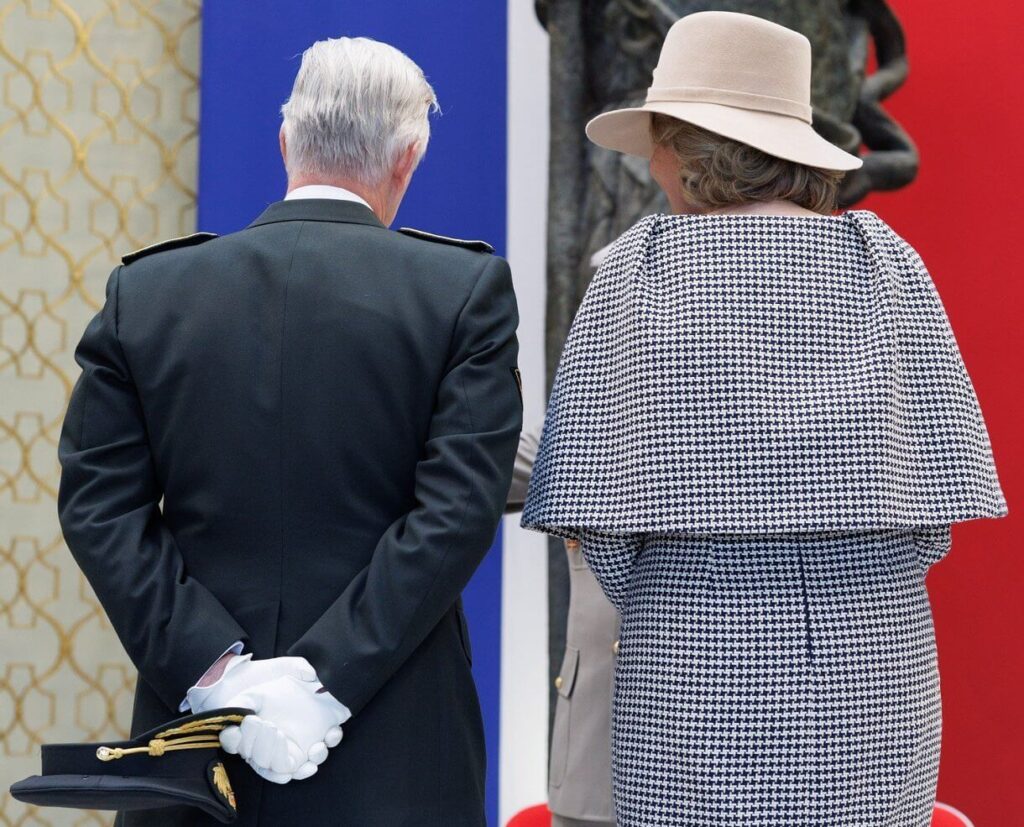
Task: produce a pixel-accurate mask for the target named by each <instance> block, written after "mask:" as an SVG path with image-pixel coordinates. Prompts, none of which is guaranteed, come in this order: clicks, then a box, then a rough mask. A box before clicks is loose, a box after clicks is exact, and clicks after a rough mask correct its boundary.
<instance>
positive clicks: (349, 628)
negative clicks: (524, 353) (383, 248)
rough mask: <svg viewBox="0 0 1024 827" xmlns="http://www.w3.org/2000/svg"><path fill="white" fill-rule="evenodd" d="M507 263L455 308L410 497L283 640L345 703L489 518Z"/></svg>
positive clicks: (489, 272) (498, 459) (504, 407)
mask: <svg viewBox="0 0 1024 827" xmlns="http://www.w3.org/2000/svg"><path fill="white" fill-rule="evenodd" d="M518 321H519V319H518V313H517V310H516V300H515V294H514V293H513V291H512V280H511V273H510V272H509V268H508V264H507V263H506V262H505V261H504V260H503V259H500V258H497V257H494V258H491V259H489V260H488V263H487V265H486V266H485V268H484V270H483V272H482V273H481V275H480V277H479V278H478V281H477V283H476V285H475V286H474V288H473V290H472V292H471V294H470V296H469V298H468V299H467V301H466V303H465V305H464V306H463V308H462V310H461V311H460V314H459V317H458V320H457V322H456V324H455V329H454V333H453V337H452V344H451V346H450V348H449V362H448V365H447V369H446V373H445V375H444V378H443V379H442V380H441V382H440V385H439V387H438V391H437V396H436V402H435V407H434V412H433V415H432V418H431V425H430V431H429V435H428V438H427V442H426V445H425V447H424V451H423V455H422V459H421V460H420V462H419V464H418V465H417V467H416V474H415V506H414V507H413V508H412V510H410V511H409V512H408V513H406V514H404V515H402V516H401V517H400V518H399V519H398V520H396V521H395V522H394V523H393V524H392V525H391V526H390V527H389V528H388V529H387V531H386V532H385V533H384V535H383V536H382V537H381V538H380V540H379V541H378V543H377V546H376V548H375V549H374V552H373V556H372V558H371V561H370V563H369V565H367V566H366V568H364V569H363V570H362V571H361V572H359V574H358V575H356V577H355V578H354V579H353V581H352V582H351V583H350V584H349V585H348V587H347V588H346V589H345V590H344V591H343V592H342V593H341V595H339V597H338V598H337V600H336V601H335V602H334V603H333V604H332V605H331V606H330V607H329V608H328V609H327V611H326V612H324V614H323V615H322V616H321V617H320V618H319V619H318V620H317V621H316V622H315V623H314V624H313V626H312V627H311V628H310V629H309V630H308V631H307V632H306V633H305V634H304V635H303V636H302V638H300V639H299V640H298V641H297V642H296V643H295V644H294V645H293V646H292V647H291V648H290V649H289V651H288V654H290V655H301V656H303V657H305V658H306V659H307V660H309V662H310V663H311V664H313V666H314V667H315V668H316V671H317V676H318V677H319V678H320V680H321V681H322V682H323V684H324V686H325V687H326V688H327V689H328V690H329V691H330V692H331V694H333V695H334V697H336V698H337V699H338V700H340V701H341V702H342V703H344V704H345V705H346V706H347V707H348V708H349V709H350V710H351V711H352V714H357V713H358V712H359V710H360V709H362V708H363V707H364V706H365V705H366V703H367V702H368V701H369V700H370V699H371V698H372V697H373V695H374V694H375V693H376V692H377V691H378V690H379V689H380V688H381V686H383V684H384V683H385V682H386V681H387V680H388V679H389V677H390V676H391V675H393V674H394V672H395V671H396V670H397V669H398V668H399V666H401V664H402V663H403V662H404V661H405V659H406V658H407V657H409V655H410V654H412V652H413V651H414V650H415V649H416V648H417V647H418V646H419V645H420V643H421V642H422V641H423V640H424V639H425V638H426V636H427V635H428V634H429V633H430V631H431V630H432V629H433V628H434V627H435V626H436V625H437V624H438V622H439V621H440V620H441V618H442V617H443V616H444V614H445V613H446V612H447V611H449V609H450V608H451V607H452V605H453V604H454V603H455V602H456V600H458V598H459V595H460V593H461V592H462V589H463V588H464V587H465V586H466V584H467V583H468V582H469V579H470V576H471V575H472V574H473V572H474V571H475V570H476V568H477V566H478V565H479V563H480V561H481V560H482V559H483V557H484V555H485V554H486V552H487V550H488V549H489V548H490V545H491V543H492V541H493V540H494V535H495V532H496V530H497V527H498V522H499V520H500V519H501V513H502V508H503V507H504V505H505V497H506V495H507V494H508V490H509V483H510V482H511V477H512V463H513V460H514V459H515V454H516V444H517V442H518V439H519V431H520V428H521V426H522V402H521V400H520V397H519V391H518V390H517V384H516V376H515V369H516V359H517V356H518V350H519V346H518V343H517V341H516V335H515V331H516V326H517V325H518Z"/></svg>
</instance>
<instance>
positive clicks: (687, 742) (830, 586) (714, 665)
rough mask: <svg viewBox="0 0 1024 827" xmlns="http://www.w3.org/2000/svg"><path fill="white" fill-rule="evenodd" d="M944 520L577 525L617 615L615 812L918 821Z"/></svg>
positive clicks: (672, 818)
mask: <svg viewBox="0 0 1024 827" xmlns="http://www.w3.org/2000/svg"><path fill="white" fill-rule="evenodd" d="M948 536H949V535H948V531H947V530H945V529H942V528H939V529H936V530H933V531H923V532H916V533H914V532H905V531H885V532H864V533H835V534H796V535H788V536H787V535H780V536H775V537H751V536H740V535H731V536H730V535H722V536H707V535H704V536H697V535H690V536H687V535H682V534H675V535H672V534H660V535H648V536H647V538H646V540H642V539H640V538H623V537H621V536H615V535H607V534H596V533H593V532H585V533H584V535H583V538H584V544H583V549H584V554H585V555H586V558H587V560H588V562H589V564H590V566H591V568H592V569H593V570H594V572H595V573H596V575H597V577H598V579H599V580H600V581H601V584H602V587H604V588H605V590H606V592H607V593H608V594H609V595H610V596H613V597H614V599H615V602H616V604H617V605H618V608H619V610H620V612H621V613H622V629H621V648H620V652H619V658H618V662H617V668H616V682H615V704H614V714H613V773H614V785H615V803H616V815H617V819H618V824H619V825H620V827H675V825H678V827H684V825H685V827H726V826H727V825H728V827H763V826H764V825H772V826H773V827H812V826H813V827H821V826H822V825H829V827H845V825H849V827H866V825H871V827H927V825H928V824H930V821H931V811H932V806H933V803H934V796H935V784H936V779H937V775H938V766H939V741H940V729H941V711H940V702H939V682H938V672H937V669H936V659H935V638H934V633H933V630H932V618H931V611H930V608H929V604H928V597H927V594H926V593H925V589H924V574H925V570H926V568H927V566H928V565H929V564H930V563H932V562H934V561H935V560H936V559H938V558H939V557H941V556H942V555H943V554H944V553H945V551H946V550H947V549H948V547H949V544H948Z"/></svg>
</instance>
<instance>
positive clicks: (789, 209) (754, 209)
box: [707, 198, 822, 215]
mask: <svg viewBox="0 0 1024 827" xmlns="http://www.w3.org/2000/svg"><path fill="white" fill-rule="evenodd" d="M707 214H708V215H719V214H725V215H822V213H819V212H815V211H814V210H809V209H807V208H806V207H801V206H800V205H799V204H794V203H793V202H792V201H784V200H782V199H781V198H780V199H776V200H774V201H749V202H747V203H746V204H736V205H734V206H730V207H722V208H721V209H717V210H708V212H707Z"/></svg>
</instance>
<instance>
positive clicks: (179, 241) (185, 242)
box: [121, 233, 217, 264]
mask: <svg viewBox="0 0 1024 827" xmlns="http://www.w3.org/2000/svg"><path fill="white" fill-rule="evenodd" d="M216 237H217V233H192V235H183V236H181V237H180V238H168V239H167V240H166V241H158V242H157V243H156V244H150V245H149V246H148V247H143V248H142V249H141V250H136V251H135V252H134V253H128V254H126V255H123V256H121V263H122V264H131V263H132V262H133V261H137V260H138V259H140V258H142V257H143V256H148V255H150V254H151V253H162V252H163V251H164V250H174V249H176V248H178V247H194V246H195V245H196V244H202V243H203V242H204V241H209V240H210V239H211V238H216Z"/></svg>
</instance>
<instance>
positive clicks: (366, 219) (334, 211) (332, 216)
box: [249, 198, 384, 230]
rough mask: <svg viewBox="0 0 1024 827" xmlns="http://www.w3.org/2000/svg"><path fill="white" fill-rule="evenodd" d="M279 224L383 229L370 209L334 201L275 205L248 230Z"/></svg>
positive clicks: (311, 200) (266, 210) (317, 199)
mask: <svg viewBox="0 0 1024 827" xmlns="http://www.w3.org/2000/svg"><path fill="white" fill-rule="evenodd" d="M280 221H333V222H338V223H341V224H366V225H368V226H370V227H379V228H380V229H382V230H383V229H384V225H383V224H382V223H381V222H380V219H378V218H377V216H376V215H374V214H373V211H372V210H370V209H369V208H368V207H365V206H363V205H362V204H359V203H356V202H355V201H339V200H336V199H332V198H296V199H293V200H291V201H275V202H274V203H273V204H271V205H270V206H269V207H267V208H266V209H265V210H264V211H263V213H262V215H260V217H259V218H257V219H256V220H255V221H253V222H252V224H250V225H249V226H250V227H259V226H261V225H263V224H276V223H278V222H280Z"/></svg>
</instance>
